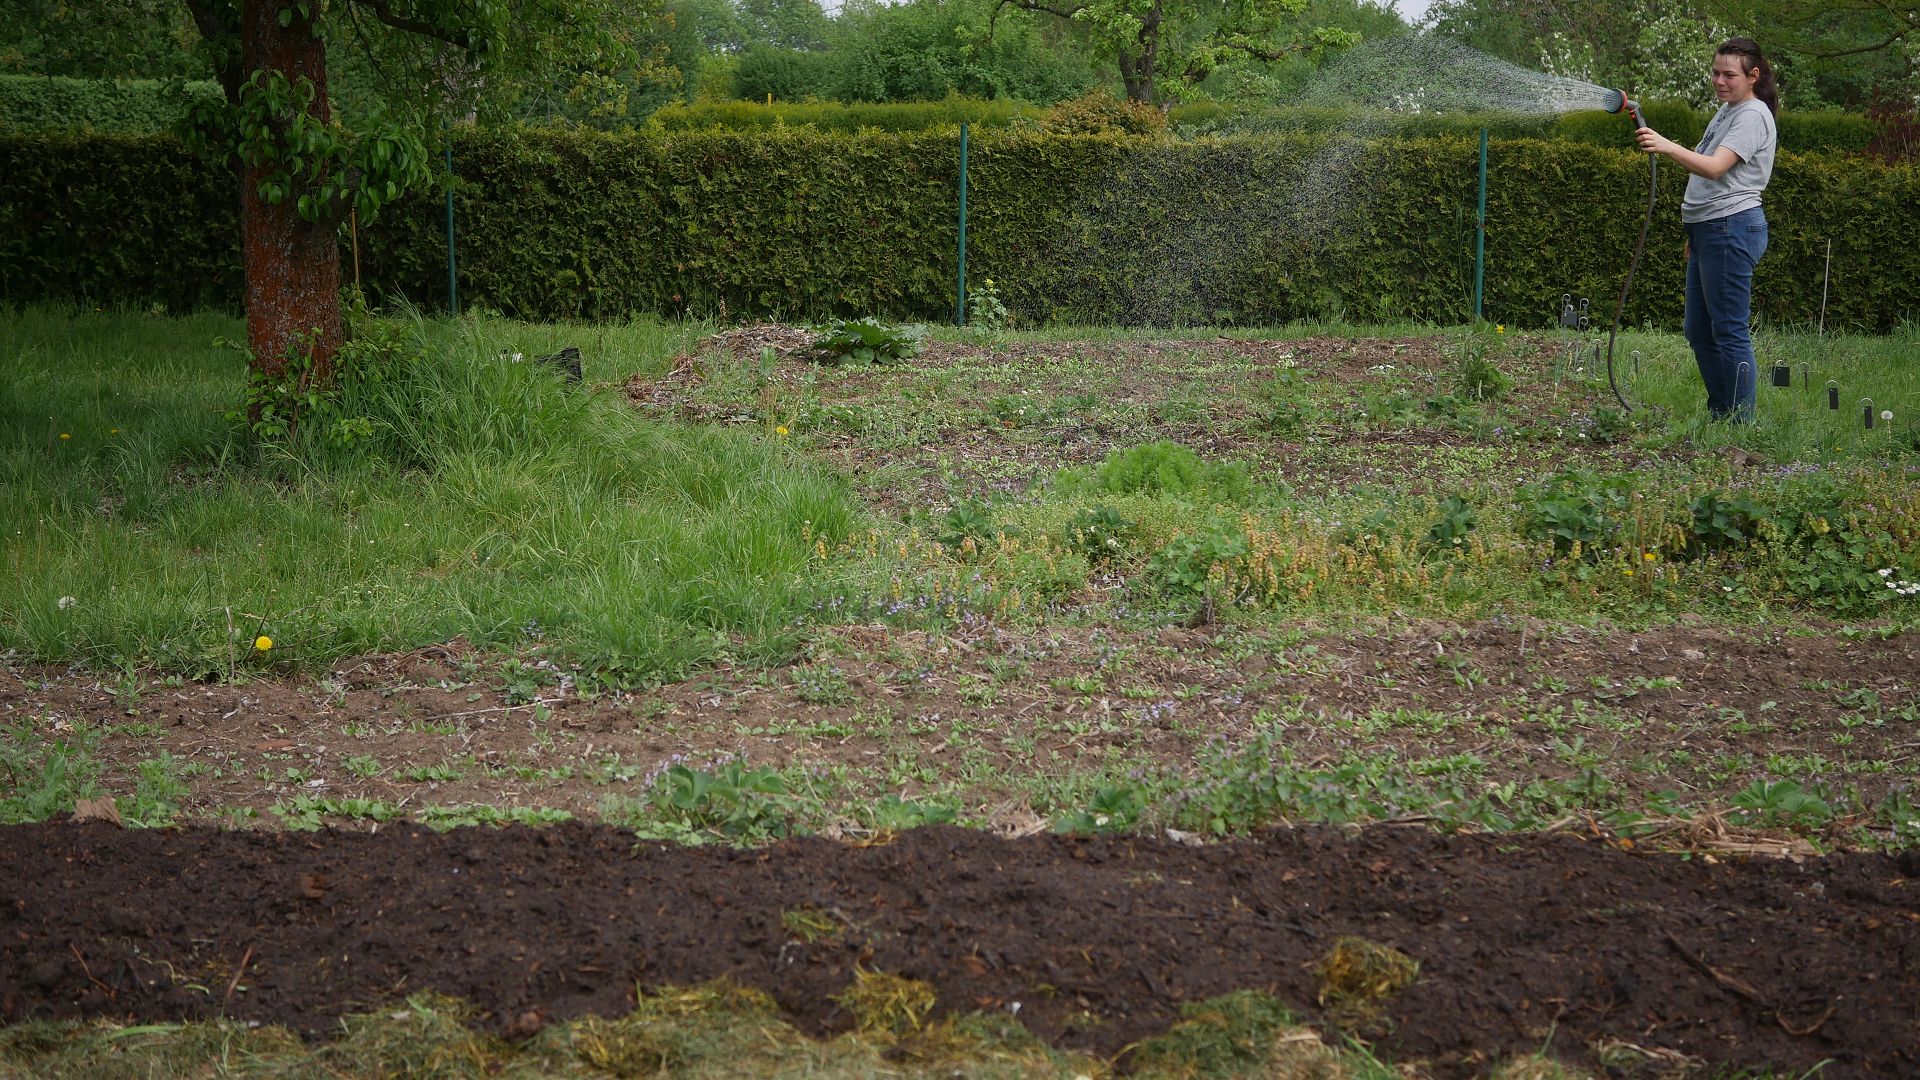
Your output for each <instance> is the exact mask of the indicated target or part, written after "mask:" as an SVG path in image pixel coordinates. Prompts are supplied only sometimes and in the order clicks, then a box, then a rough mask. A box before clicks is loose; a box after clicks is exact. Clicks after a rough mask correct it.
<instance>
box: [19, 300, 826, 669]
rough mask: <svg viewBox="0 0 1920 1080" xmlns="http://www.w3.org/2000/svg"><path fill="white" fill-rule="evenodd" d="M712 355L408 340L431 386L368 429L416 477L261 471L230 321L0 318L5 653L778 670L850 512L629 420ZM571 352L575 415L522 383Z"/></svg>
mask: <svg viewBox="0 0 1920 1080" xmlns="http://www.w3.org/2000/svg"><path fill="white" fill-rule="evenodd" d="M699 329H700V328H698V327H663V326H657V325H645V324H636V325H634V326H630V327H596V328H567V327H555V326H542V327H531V326H524V325H517V324H510V323H498V322H480V323H477V322H472V321H452V322H426V321H422V320H417V319H416V320H410V321H407V322H405V323H404V324H403V325H402V327H401V333H402V334H404V335H406V336H408V337H410V339H411V340H412V343H413V344H414V345H415V346H416V347H417V349H418V351H419V354H420V356H421V358H422V359H421V360H420V361H419V362H418V364H417V365H416V366H415V368H414V369H413V370H412V372H411V374H410V376H409V378H407V379H406V380H405V381H404V386H395V387H392V388H389V389H388V390H386V391H384V393H385V394H386V397H385V399H384V400H382V401H379V402H375V403H373V404H375V405H376V406H378V407H376V408H374V409H373V410H372V414H373V415H374V416H375V417H376V418H377V420H378V422H379V425H380V426H381V427H382V428H383V430H381V431H380V432H378V433H377V434H378V436H379V438H378V439H377V440H373V441H377V442H379V443H380V445H382V446H383V447H387V448H391V447H402V448H404V453H394V452H384V451H383V452H382V453H379V454H375V455H372V456H368V455H359V456H352V455H342V454H332V455H328V454H324V453H319V452H303V453H300V454H296V455H294V456H290V457H289V456H282V457H279V458H275V457H272V456H271V455H262V454H260V453H259V452H257V451H256V450H254V449H253V448H252V447H251V445H250V443H249V441H248V440H247V439H246V438H245V437H244V436H243V435H242V433H241V430H240V426H239V424H238V423H237V422H236V421H235V420H234V419H232V418H231V417H230V416H229V413H230V412H231V411H232V410H233V409H234V407H235V406H236V405H237V403H238V402H239V401H240V400H241V395H242V390H243V386H242V383H243V379H242V375H243V370H244V369H243V364H242V361H241V360H240V358H239V355H238V354H237V353H236V352H235V351H234V350H233V349H232V348H231V347H226V346H222V345H219V344H216V341H217V339H219V338H222V337H226V338H235V337H239V336H240V334H241V328H240V326H239V324H238V323H237V322H236V321H234V320H231V319H228V318H223V317H218V316H210V315H200V316H194V317H191V318H184V319H169V318H157V317H150V316H143V315H135V314H95V313H90V312H87V313H82V312H73V311H59V310H44V309H36V310H28V311H17V312H11V313H6V314H3V315H0V364H4V369H5V371H4V377H3V378H0V530H3V532H4V535H0V558H4V560H5V564H6V567H7V570H8V573H7V575H6V576H5V578H3V579H0V648H9V649H16V650H20V651H22V652H24V653H27V654H30V655H32V656H35V657H40V658H44V659H49V660H73V661H81V662H86V663H89V664H96V665H110V664H118V665H129V664H146V663H155V664H160V665H162V666H166V667H170V668H180V669H188V670H204V671H222V670H225V669H228V668H230V667H233V666H243V665H247V664H256V665H257V664H261V663H287V662H295V663H305V664H318V663H323V662H325V661H327V660H329V659H332V658H335V657H339V656H342V655H347V654H352V653H357V652H361V651H370V650H377V649H391V648H406V647H411V646H416V645H420V644H423V643H428V642H435V641H444V640H447V639H449V638H453V637H456V636H462V635H464V636H466V637H468V638H470V639H472V640H474V641H476V642H479V643H484V644H488V645H494V646H504V647H512V646H515V645H519V644H522V643H526V642H529V641H532V640H535V639H538V640H541V641H543V642H546V643H549V644H552V645H556V646H559V647H560V648H561V649H562V650H563V651H565V652H567V653H569V654H571V655H573V656H574V657H575V658H577V659H580V660H582V661H585V662H589V663H592V664H595V665H596V666H608V667H613V668H617V669H622V670H625V671H629V672H631V673H633V674H634V675H635V676H636V677H644V676H650V675H654V674H663V673H667V672H671V671H674V670H678V669H680V668H683V667H685V666H686V665H688V664H690V663H694V662H697V661H698V660H700V659H702V658H707V657H711V656H713V655H716V654H718V653H721V652H725V651H741V650H748V651H751V650H755V649H763V648H767V647H771V646H774V645H777V643H778V642H779V640H780V639H781V637H782V628H783V627H785V626H787V625H788V624H789V623H790V622H791V621H792V619H793V616H794V614H795V613H796V612H797V611H798V610H799V609H800V608H801V607H802V606H804V604H805V603H806V602H807V600H808V599H809V598H810V597H811V596H812V595H813V590H814V583H813V582H811V581H810V580H809V579H808V576H807V553H808V550H809V548H810V546H811V543H812V541H811V540H810V539H809V538H808V537H809V535H812V536H819V535H825V536H828V537H838V536H839V535H841V534H843V533H844V532H845V531H847V530H848V529H849V528H850V527H851V526H852V524H853V521H854V514H855V511H854V507H853V503H852V502H851V501H850V499H849V498H848V496H847V494H846V492H845V489H844V486H843V485H842V484H841V483H840V482H839V481H837V480H835V479H833V478H831V477H829V476H827V475H825V474H823V473H821V472H819V471H818V470H815V469H812V468H809V467H807V466H805V465H803V464H801V463H800V462H798V461H796V460H795V459H793V458H791V457H790V456H788V455H787V454H785V453H784V452H783V451H782V450H781V449H779V448H778V447H776V446H772V445H769V444H767V443H766V442H765V441H764V440H762V439H759V438H756V437H754V436H753V435H749V434H743V433H736V432H733V431H728V430H716V429H712V428H690V427H675V426H667V425H663V424H659V423H655V422H651V421H649V420H647V419H645V418H643V417H641V416H638V415H636V413H635V412H634V411H633V410H632V409H631V408H630V407H629V406H628V405H627V403H626V401H625V399H624V396H623V395H622V394H621V393H620V390H619V387H620V383H621V381H622V380H623V379H624V377H625V376H627V375H628V374H631V373H633V372H635V371H647V370H656V371H657V370H660V369H662V368H663V366H664V364H665V363H666V361H667V359H668V358H669V357H671V356H672V355H673V354H674V353H675V352H676V351H678V350H679V349H681V348H683V347H685V346H686V345H687V344H689V342H690V339H691V338H692V337H693V336H694V335H695V334H697V333H698V332H699ZM569 341H570V342H572V343H574V344H578V345H580V346H582V348H583V351H584V352H585V353H586V355H587V356H588V376H589V379H588V383H587V385H586V387H585V388H574V387H569V386H567V385H566V384H564V383H563V382H562V381H561V380H559V379H558V378H556V377H555V376H554V375H553V374H551V373H550V372H549V371H548V370H546V369H545V368H543V367H541V366H539V365H537V364H533V363H529V362H525V361H524V360H520V361H516V360H515V359H514V358H513V354H515V353H519V354H522V355H523V356H525V357H531V356H534V355H536V354H538V353H540V352H544V351H549V350H551V349H553V348H556V347H557V346H558V345H559V344H562V343H566V342H569ZM260 636H265V637H268V638H270V639H271V641H272V646H271V649H270V650H269V651H265V652H262V651H259V650H256V649H255V648H254V644H253V643H254V641H255V639H256V638H257V637H260Z"/></svg>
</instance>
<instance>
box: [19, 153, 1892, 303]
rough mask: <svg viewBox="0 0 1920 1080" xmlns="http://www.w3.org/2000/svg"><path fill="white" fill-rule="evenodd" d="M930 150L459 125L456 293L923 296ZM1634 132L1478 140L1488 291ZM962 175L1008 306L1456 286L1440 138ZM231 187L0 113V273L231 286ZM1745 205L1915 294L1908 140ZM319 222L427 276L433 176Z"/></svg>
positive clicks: (117, 297) (1514, 282)
mask: <svg viewBox="0 0 1920 1080" xmlns="http://www.w3.org/2000/svg"><path fill="white" fill-rule="evenodd" d="M958 151H959V146H958V143H957V140H956V138H955V137H954V136H953V135H951V134H949V133H917V134H881V133H871V132H870V133H864V134H859V135H849V134H844V133H831V132H821V131H817V130H788V131H775V132H771V133H763V134H751V135H748V134H738V133H727V132H712V131H702V132H692V131H689V132H684V133H668V134H657V133H656V134H639V135H602V134H593V133H545V134H502V133H476V134H471V135H467V136H464V137H462V138H461V139H459V140H458V141H457V142H456V145H455V147H454V157H453V159H454V167H455V171H456V173H457V174H458V180H457V181H456V183H455V187H454V218H455V225H456V231H457V236H458V240H457V246H458V265H459V288H460V290H461V298H462V301H463V303H466V304H468V305H476V304H477V305H484V306H487V307H491V308H494V309H497V310H499V311H501V312H504V313H506V314H510V315H514V316H518V317H523V318H527V319H542V320H545V319H563V318H609V317H623V316H627V315H631V314H634V313H641V312H653V313H663V314H689V313H690V314H710V315H726V316H742V315H771V316H784V317H789V318H791V317H809V316H820V315H825V314H828V313H834V312H838V313H850V314H881V315H886V316H890V317H894V318H919V319H930V320H932V319H946V318H950V317H951V314H952V312H953V310H954V291H955V290H954V287H955V282H954V277H955V255H956V244H955V241H956V232H957V214H958V205H957V204H958V198H957V195H958V191H957V189H958V179H959V175H958V174H959V168H958V165H959V153H958ZM1645 160H1646V159H1645V158H1644V157H1642V156H1640V155H1637V154H1633V153H1630V152H1625V151H1619V150H1612V149H1607V148H1602V147H1595V146H1589V145H1580V144H1574V143H1566V142H1540V141H1532V140H1496V141H1495V142H1494V143H1493V145H1492V147H1491V149H1490V162H1489V191H1488V206H1487V234H1486V279H1485V289H1486V291H1485V297H1486V299H1485V312H1486V314H1487V315H1488V317H1490V318H1493V319H1495V320H1499V321H1504V322H1508V323H1516V324H1520V325H1527V324H1536V325H1537V324H1544V323H1546V322H1547V321H1549V320H1550V319H1552V318H1553V317H1554V316H1555V315H1557V313H1558V311H1559V307H1560V305H1559V299H1560V296H1561V294H1562V293H1567V292H1571V293H1573V294H1574V295H1576V296H1583V297H1591V298H1593V299H1594V301H1595V303H1596V305H1597V306H1599V307H1603V308H1604V307H1605V298H1606V297H1609V296H1611V295H1613V294H1614V292H1615V290H1616V289H1617V287H1618V282H1619V280H1620V276H1621V274H1623V273H1624V271H1625V269H1626V264H1627V261H1628V253H1629V252H1630V251H1631V250H1632V245H1633V244H1634V241H1635V238H1636V234H1637V230H1638V226H1639V214H1638V213H1637V211H1638V209H1639V208H1640V207H1641V206H1643V205H1644V203H1645V199H1646V192H1647V172H1646V166H1645V164H1644V161H1645ZM968 184H969V193H968V205H969V210H970V217H969V219H968V223H967V240H968V252H967V258H968V271H969V275H970V276H971V277H972V278H973V280H975V281H978V280H979V279H981V278H992V279H993V280H994V282H995V284H996V287H997V288H998V289H999V291H1000V293H1001V295H1002V296H1003V297H1004V298H1005V299H1006V302H1007V305H1008V307H1009V308H1010V309H1011V310H1012V312H1013V314H1014V316H1015V318H1016V320H1017V321H1019V322H1022V323H1026V324H1029V325H1031V324H1036V323H1041V322H1047V321H1073V322H1109V323H1122V324H1172V323H1181V322H1207V323H1238V324H1270V323H1278V322H1284V321H1288V320H1294V319H1300V318H1313V317H1328V316H1343V317H1346V318H1351V319H1394V318H1414V319H1425V320H1432V321H1437V322H1458V321H1461V320H1463V319H1465V318H1468V317H1470V315H1471V314H1472V294H1473V282H1474V255H1473V253H1474V217H1475V211H1474V207H1475V199H1476V147H1475V146H1474V143H1473V142H1472V140H1470V139H1467V138H1465V137H1459V136H1454V137H1432V138H1416V139H1387V140H1377V141H1365V140H1359V139H1355V138H1353V137H1351V136H1348V135H1339V134H1335V135H1302V134H1293V135H1272V136H1261V137H1242V138H1229V139H1218V140H1202V141H1197V142H1166V141H1155V140H1152V139H1147V138H1139V137H1125V136H1113V135H1086V136H1060V135H1046V134H1037V133H1023V132H1011V131H1002V132H992V133H983V134H981V135H979V136H977V137H976V138H975V139H974V140H973V145H972V148H971V164H970V169H969V175H968ZM1681 187H1682V185H1681V184H1680V183H1679V182H1678V180H1677V178H1675V177H1673V176H1672V175H1671V174H1669V175H1667V176H1666V177H1663V183H1662V184H1661V186H1660V192H1659V205H1658V206H1657V207H1656V208H1655V217H1654V229H1653V234H1652V237H1651V239H1650V241H1649V244H1648V248H1647V255H1646V259H1645V261H1644V262H1643V263H1642V265H1641V269H1640V274H1641V276H1640V277H1639V278H1638V280H1637V287H1636V289H1635V293H1634V297H1633V299H1632V301H1631V303H1630V304H1629V307H1628V309H1627V311H1626V320H1627V321H1628V322H1629V323H1630V324H1640V323H1642V322H1643V321H1646V322H1652V323H1655V324H1659V325H1677V323H1678V320H1679V315H1680V298H1681V293H1682V290H1681V282H1682V274H1683V270H1684V266H1683V263H1682V261H1681V258H1680V251H1681V239H1682V237H1681V235H1680V228H1679V224H1678V213H1677V204H1678V201H1679V197H1680V193H1681ZM238 201H239V200H238V199H237V198H236V195H235V192H234V182H233V178H232V174H231V172H229V171H228V170H226V169H225V168H224V167H222V166H220V165H218V164H215V163H211V162H205V161H200V160H197V159H195V158H193V157H191V156H190V155H189V154H188V153H187V152H186V151H185V150H184V149H183V148H182V147H181V146H180V145H179V144H177V143H175V142H173V141H172V140H170V139H167V138H164V137H114V136H97V135H95V136H35V137H26V136H10V137H4V138H0V295H5V296H6V297H8V298H9V299H10V300H13V301H16V302H17V301H39V300H59V299H87V300H90V301H92V302H94V303H102V302H112V303H119V304H130V303H139V304H143V305H145V304H153V303H160V304H165V305H167V306H168V307H170V308H175V309H181V308H197V307H203V306H224V307H232V306H234V305H235V304H237V302H238V299H239V296H240V258H239V238H238V225H237V209H238ZM1769 213H1770V216H1771V218H1772V221H1773V233H1772V247H1771V249H1770V251H1769V253H1768V257H1767V259H1766V260H1765V261H1764V262H1763V263H1762V264H1761V267H1760V271H1759V277H1758V281H1757V284H1756V306H1757V307H1758V308H1759V310H1760V312H1761V314H1762V315H1763V316H1765V317H1767V318H1770V319H1772V320H1775V321H1779V322H1786V323H1811V322H1812V321H1813V320H1815V319H1816V318H1817V317H1819V316H1820V314H1821V312H1822V309H1823V305H1824V308H1825V315H1826V322H1827V324H1828V325H1829V326H1833V325H1836V324H1838V325H1848V326H1856V327H1862V328H1868V329H1884V328H1886V327H1889V326H1891V325H1894V324H1897V323H1898V322H1899V321H1900V320H1902V319H1903V318H1906V317H1908V316H1909V315H1910V314H1911V313H1912V312H1913V311H1914V310H1915V308H1916V307H1917V306H1920V250H1916V249H1915V248H1914V247H1913V246H1912V245H1903V244H1892V243H1887V242H1885V241H1886V238H1887V237H1890V236H1905V235H1915V234H1920V169H1916V168H1914V167H1912V166H1883V165H1879V164H1875V163H1872V162H1869V161H1864V160H1861V159H1857V158H1845V157H1824V156H1798V155H1791V154H1789V155H1783V157H1782V159H1781V161H1780V163H1779V166H1778V168H1777V169H1776V172H1775V176H1774V182H1773V186H1772V188H1771V189H1770V191H1769ZM341 242H342V246H343V250H347V251H348V257H349V259H350V260H352V265H357V271H356V270H354V269H349V277H354V276H358V277H359V279H360V280H361V281H362V282H363V283H364V284H365V286H366V287H367V288H368V290H369V291H370V292H372V293H374V294H375V295H378V296H386V297H396V296H404V297H407V298H409V299H412V300H415V301H417V302H422V303H426V304H429V305H437V304H440V303H443V302H444V301H445V299H446V291H447V286H446V280H447V255H448V252H447V238H446V217H445V211H444V208H443V207H442V205H441V199H440V196H439V195H438V194H437V193H428V192H421V193H418V194H416V195H414V196H413V197H411V198H408V199H403V200H402V201H401V202H400V203H398V204H397V205H395V206H394V207H392V208H391V209H390V210H389V211H388V212H387V213H386V214H385V215H383V217H382V219H381V220H380V221H379V222H377V223H368V222H362V223H360V225H359V228H358V229H357V233H356V232H351V231H350V230H348V229H346V228H343V229H342V231H341ZM1829 243H1830V244H1831V248H1830V249H1829ZM1829 250H1830V251H1831V258H1832V272H1831V279H1830V281H1829V280H1828V279H1827V274H1826V267H1827V264H1826V259H1827V256H1828V254H1829ZM356 256H357V257H356Z"/></svg>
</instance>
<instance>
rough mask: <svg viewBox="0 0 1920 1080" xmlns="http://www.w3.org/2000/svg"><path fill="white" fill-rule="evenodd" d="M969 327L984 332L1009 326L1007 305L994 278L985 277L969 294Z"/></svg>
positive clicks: (995, 331) (991, 331) (993, 331)
mask: <svg viewBox="0 0 1920 1080" xmlns="http://www.w3.org/2000/svg"><path fill="white" fill-rule="evenodd" d="M967 327H968V328H969V329H972V330H977V331H980V332H982V333H989V334H991V333H997V332H999V331H1001V330H1005V329H1006V328H1007V305H1006V304H1005V303H1004V302H1002V301H1001V299H1000V291H999V290H998V289H996V288H994V287H993V279H992V278H985V279H983V280H982V281H981V282H980V284H979V285H978V286H977V287H975V288H974V289H973V290H972V291H971V292H970V293H968V294H967Z"/></svg>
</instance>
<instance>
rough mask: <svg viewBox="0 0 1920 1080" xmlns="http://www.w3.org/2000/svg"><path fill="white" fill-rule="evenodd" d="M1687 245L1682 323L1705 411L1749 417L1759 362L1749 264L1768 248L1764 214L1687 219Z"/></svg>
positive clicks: (1754, 211) (1746, 212) (1718, 417)
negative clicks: (1755, 353)
mask: <svg viewBox="0 0 1920 1080" xmlns="http://www.w3.org/2000/svg"><path fill="white" fill-rule="evenodd" d="M1687 243H1688V244H1689V245H1690V246H1691V248H1692V257H1691V258H1689V259H1688V260H1687V316H1686V320H1685V322H1684V323H1683V326H1684V329H1685V331H1686V335H1687V344H1689V345H1691V346H1693V359H1694V362H1695V363H1697V364H1699V365H1700V378H1701V380H1702V381H1703V382H1705V383H1706V384H1707V412H1708V413H1709V414H1710V415H1712V417H1713V418H1714V419H1715V420H1740V421H1746V420H1752V419H1753V397H1754V394H1753V388H1754V380H1755V376H1756V375H1757V373H1758V366H1757V365H1756V364H1755V362H1754V359H1753V336H1752V334H1751V333H1750V332H1749V330H1748V328H1747V322H1748V320H1749V319H1750V318H1751V317H1752V315H1753V268H1754V266H1755V264H1757V263H1758V262H1759V261H1760V256H1762V255H1764V254H1766V251H1767V215H1766V214H1764V213H1762V212H1761V210H1760V208H1759V207H1757V206H1756V207H1754V208H1753V209H1751V210H1742V211H1740V212H1739V213H1737V214H1731V215H1729V216H1727V217H1723V218H1716V219H1714V220H1713V221H1698V222H1691V223H1689V224H1688V225H1687ZM1742 365H1744V366H1742Z"/></svg>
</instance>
